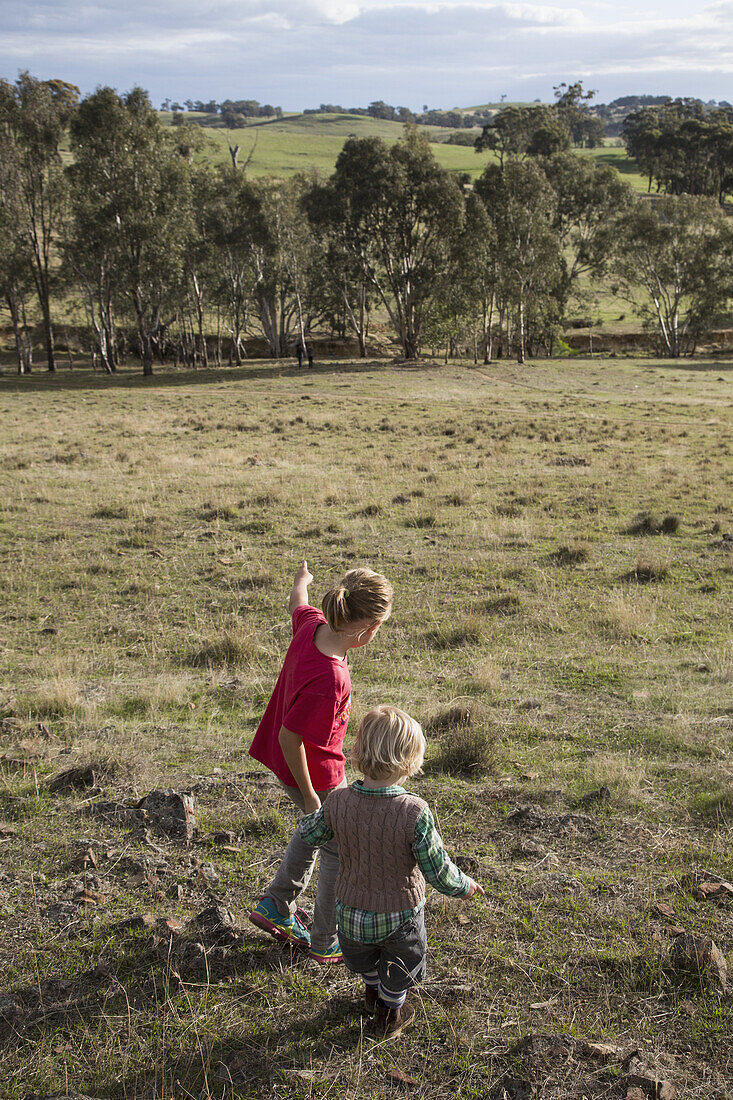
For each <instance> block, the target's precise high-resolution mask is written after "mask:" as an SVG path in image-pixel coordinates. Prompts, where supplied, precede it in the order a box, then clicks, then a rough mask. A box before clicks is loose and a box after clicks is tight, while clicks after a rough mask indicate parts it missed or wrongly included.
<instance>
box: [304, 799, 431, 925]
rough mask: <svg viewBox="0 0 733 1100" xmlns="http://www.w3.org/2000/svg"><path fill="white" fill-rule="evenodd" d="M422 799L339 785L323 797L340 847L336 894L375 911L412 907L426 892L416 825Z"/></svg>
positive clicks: (325, 809)
mask: <svg viewBox="0 0 733 1100" xmlns="http://www.w3.org/2000/svg"><path fill="white" fill-rule="evenodd" d="M426 807H427V803H426V802H423V800H422V799H421V798H416V797H415V795H412V794H399V795H387V796H380V795H369V794H360V793H359V791H358V790H354V789H353V788H351V787H344V788H343V789H342V790H337V791H332V792H331V794H330V795H329V796H328V798H327V799H326V801H325V802H324V803H323V814H324V818H325V820H326V823H327V824H328V825H329V827H330V828H331V829H332V830H333V833H334V836H335V838H336V843H337V845H338V852H339V873H338V877H337V879H336V897H337V898H338V900H339V901H341V902H343V903H344V905H349V906H352V907H353V908H355V909H368V910H370V911H372V912H375V913H396V912H399V911H401V910H403V909H414V908H416V906H418V905H419V904H420V902H421V901H422V900H423V899H424V897H425V879H424V877H423V874H422V871H421V870H420V869H419V867H418V866H417V863H416V862H415V856H414V855H413V852H412V843H413V841H414V839H415V826H416V824H417V821H418V818H419V817H420V815H421V813H422V812H423V810H425V809H426Z"/></svg>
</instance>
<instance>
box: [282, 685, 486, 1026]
mask: <svg viewBox="0 0 733 1100" xmlns="http://www.w3.org/2000/svg"><path fill="white" fill-rule="evenodd" d="M424 757H425V738H424V736H423V732H422V729H421V728H420V726H419V724H418V723H417V722H416V721H415V720H414V718H410V716H409V714H405V712H404V711H402V710H398V709H397V707H388V706H381V707H375V708H374V710H370V711H369V712H368V714H366V715H365V716H364V720H363V721H362V723H361V725H360V726H359V729H358V732H357V734H356V742H355V744H354V749H353V752H352V759H353V761H354V765H355V766H356V767H357V768H358V769H359V771H360V772H362V773H363V775H364V778H363V779H359V780H357V781H356V782H355V783H352V784H351V786H350V787H343V788H341V789H340V790H337V791H334V792H333V793H332V794H331V796H330V797H329V799H328V801H327V802H325V803H324V804H323V806H321V808H320V809H319V810H318V811H317V812H316V813H313V814H311V815H310V816H308V817H304V818H303V819H302V821H301V822H300V825H299V832H300V835H301V837H302V839H303V841H304V843H306V844H310V845H313V847H319V846H320V845H324V844H329V843H332V841H333V840H334V839H335V841H336V843H337V845H338V852H339V872H338V876H337V878H336V912H337V918H338V938H339V943H340V944H341V950H342V952H343V957H344V963H345V964H346V966H347V967H348V968H349V970H352V971H354V973H356V974H361V976H362V977H363V979H364V982H365V984H366V991H365V1001H366V1008H367V1011H369V1012H374V1011H376V1016H377V1027H378V1028H379V1030H380V1031H382V1032H383V1033H384V1034H385V1035H386V1036H392V1035H397V1034H398V1032H400V1031H402V1029H403V1028H405V1027H407V1026H408V1025H409V1024H411V1023H412V1022H413V1019H414V1017H415V1009H414V1007H413V1006H412V1005H411V1004H410V1003H409V1002H408V1001H407V990H408V989H410V988H411V987H412V986H414V985H417V984H418V983H419V982H420V981H422V979H423V978H424V976H425V954H426V950H427V943H426V938H425V917H424V913H423V906H424V905H425V880H426V879H427V881H428V882H429V883H430V884H431V885H432V886H434V887H435V888H436V890H440V892H441V893H442V894H448V895H449V896H452V897H458V898H470V897H471V896H472V895H473V894H483V893H484V891H483V889H482V888H481V887H480V886H479V885H478V883H477V882H474V881H473V879H470V878H468V876H467V875H464V874H463V872H462V871H460V870H459V869H458V868H457V867H456V865H455V864H454V863H452V862H451V860H450V859H449V858H448V855H447V853H446V851H445V849H444V848H443V842H442V841H441V839H440V836H439V835H438V833H437V831H436V829H435V824H434V822H433V815H432V814H431V812H430V809H429V807H428V805H427V803H426V802H423V800H422V799H421V798H417V797H416V796H415V795H412V794H408V793H407V792H406V791H405V790H404V788H403V787H402V783H403V782H404V781H405V780H406V779H408V778H409V777H410V776H411V775H415V774H416V773H417V772H418V771H419V770H420V768H421V767H422V762H423V759H424Z"/></svg>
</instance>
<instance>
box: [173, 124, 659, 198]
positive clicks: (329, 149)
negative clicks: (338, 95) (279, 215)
mask: <svg viewBox="0 0 733 1100" xmlns="http://www.w3.org/2000/svg"><path fill="white" fill-rule="evenodd" d="M171 117H172V116H171V114H170V113H169V112H164V111H161V112H160V118H161V121H162V122H163V123H164V124H170V121H171ZM189 117H190V120H192V121H196V120H197V119H198V120H199V122H201V123H202V125H201V131H202V135H203V145H202V148H201V150H200V151H199V154H198V155H199V156H200V157H202V158H203V159H204V160H206V161H208V162H209V163H211V164H230V163H231V161H230V157H229V148H228V147H229V145H232V146H234V145H239V146H241V149H240V153H239V163H240V164H244V163H245V161H246V160H247V157H248V156H249V154H250V152H251V153H252V158H251V160H250V163H249V167H248V170H247V171H248V174H249V175H250V176H252V177H253V178H258V177H261V176H277V177H280V178H287V177H289V176H293V175H295V174H296V173H297V172H311V171H313V170H314V169H316V170H318V171H320V172H322V173H323V174H324V175H329V174H330V173H331V172H332V171H333V168H334V165H335V164H336V158H337V157H338V155H339V153H340V152H341V148H342V146H343V144H344V142H345V141H346V139H347V138H349V137H358V138H364V137H380V138H382V139H383V140H384V141H387V142H389V143H390V144H391V143H392V142H395V141H399V139H400V138H401V137H402V134H403V131H404V127H403V125H402V123H400V122H388V121H386V120H384V119H376V118H370V117H367V116H365V115H346V114H317V115H299V114H293V115H285V116H284V117H283V118H281V119H260V120H257V121H252V122H250V123H248V125H246V126H244V127H242V128H241V129H236V130H230V129H227V128H226V127H225V126H222V125H221V124H220V123H219V122H218V121H217V122H216V124H214V125H212V124H210V123H211V122H213V120H214V118H215V116H207V115H200V114H197V113H196V112H190V113H189V112H186V113H185V115H184V118H189ZM420 131H421V132H423V133H425V134H426V135H427V137H428V140H429V141H430V147H431V149H432V151H433V154H434V156H435V158H436V160H437V161H438V163H439V164H441V165H442V166H443V168H447V169H448V170H449V171H452V172H465V173H467V174H468V175H470V176H472V177H474V178H475V177H477V176H480V175H481V173H482V172H483V170H484V168H485V167H486V164H487V163H488V161H489V160H490V159H492V157H493V154H491V153H476V152H475V150H474V149H473V148H472V147H471V146H466V145H447V144H446V138H448V137H449V136H450V135H451V134H453V133H456V132H459V133H466V131H465V130H461V131H455V130H451V129H450V128H447V127H443V126H421V127H420ZM471 132H472V133H474V132H473V131H471ZM478 133H479V130H478V129H477V130H476V131H475V134H474V136H476V135H478ZM577 152H578V156H592V157H595V158H597V159H599V160H600V161H601V162H602V163H604V164H611V165H613V167H615V168H617V169H618V170H619V172H620V173H621V175H622V176H623V178H624V179H625V180H627V181H628V182H629V183H630V184H631V186H632V187H634V188H635V190H637V191H646V189H647V181H646V179H645V178H644V177H643V176H641V175H640V174H639V172H638V171H637V169H636V165H635V164H634V162H633V161H632V160H630V159H629V157H628V156H627V155H626V149H625V148H623V147H619V146H618V145H612V144H606V145H604V146H602V147H600V148H598V149H586V150H578V151H577Z"/></svg>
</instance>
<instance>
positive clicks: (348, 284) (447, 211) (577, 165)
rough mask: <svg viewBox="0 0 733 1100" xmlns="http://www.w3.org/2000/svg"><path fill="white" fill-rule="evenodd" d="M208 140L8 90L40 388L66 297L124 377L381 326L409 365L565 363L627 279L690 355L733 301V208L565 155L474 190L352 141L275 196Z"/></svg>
mask: <svg viewBox="0 0 733 1100" xmlns="http://www.w3.org/2000/svg"><path fill="white" fill-rule="evenodd" d="M199 133H200V131H198V129H197V128H196V127H178V128H177V129H175V130H170V129H166V128H164V127H163V126H162V125H161V123H160V120H159V118H158V115H157V113H156V112H155V110H154V109H153V108H152V106H151V104H150V101H149V99H148V97H147V94H146V93H145V92H143V91H142V90H141V89H139V88H136V89H133V90H132V91H131V92H129V93H127V94H126V95H124V96H119V95H118V94H117V93H116V92H115V91H114V90H113V89H111V88H100V89H98V90H97V91H96V92H94V93H93V94H92V95H89V96H87V97H86V98H85V99H83V100H82V101H81V102H79V96H78V91H77V90H76V89H74V88H72V87H70V86H69V85H62V84H60V83H59V82H42V81H38V80H35V79H34V78H33V77H31V76H29V75H28V74H23V75H22V76H21V77H20V78H19V80H18V81H17V82H16V83H15V84H13V85H11V84H8V83H7V82H0V292H1V293H2V295H3V298H4V300H5V301H6V303H7V305H8V309H9V310H10V314H11V318H12V323H13V330H14V333H15V339H16V349H17V356H18V369H19V371H21V372H24V371H27V370H29V369H30V367H31V358H30V356H31V351H30V341H29V339H28V314H29V303H30V300H31V298H35V299H36V300H37V303H38V307H39V310H40V313H41V315H42V318H43V330H44V336H45V342H46V352H47V361H48V367H49V369H50V370H53V369H54V367H55V354H54V332H53V319H52V311H53V308H54V304H55V303H57V302H58V301H59V299H60V298H62V297H63V299H64V304H65V306H66V308H68V307H69V304H72V305H73V304H78V306H79V308H82V309H83V311H84V315H85V316H86V319H87V329H88V332H89V336H90V346H91V348H92V350H93V354H94V360H95V362H97V363H98V364H99V365H100V367H101V368H102V369H103V370H105V371H108V372H110V373H112V372H114V371H115V370H116V369H117V366H118V365H119V363H120V362H121V359H122V357H123V356H124V354H125V351H126V349H127V350H128V351H130V350H132V351H134V352H135V353H136V354H137V355H139V358H140V361H141V363H142V368H143V372H144V373H145V374H150V373H152V371H153V364H154V362H155V360H156V359H159V360H162V359H166V358H172V359H173V360H174V361H175V362H178V363H185V364H187V365H191V366H207V365H208V364H209V363H210V361H211V359H212V358H213V359H214V360H215V361H216V362H217V363H221V362H222V357H223V355H224V354H225V353H228V354H229V356H230V361H235V362H237V363H240V362H241V361H242V358H243V357H244V355H245V343H244V340H245V336H246V335H252V334H257V335H259V336H261V337H262V338H264V340H265V341H266V344H267V347H268V349H269V352H270V354H271V355H272V356H273V357H276V358H277V357H280V356H284V355H287V354H289V353H290V352H291V351H292V348H293V347H294V345H295V344H297V343H304V342H305V341H306V339H307V338H309V336H310V334H311V333H313V332H314V331H324V330H326V331H330V332H331V333H333V334H336V335H338V336H341V337H345V336H346V335H347V334H349V333H352V334H353V336H354V337H355V338H356V340H357V341H358V344H359V348H360V351H361V354H362V355H365V354H366V353H367V346H368V341H369V336H370V330H372V331H373V328H374V318H375V315H378V316H379V317H381V318H385V317H386V318H388V319H389V324H390V326H391V328H392V330H393V332H394V335H395V337H396V339H397V340H398V341H399V344H400V347H401V351H402V354H403V356H404V357H405V358H414V357H416V356H418V355H419V354H420V352H421V349H423V348H425V347H428V348H430V347H432V348H435V347H446V348H447V349H450V348H457V347H458V346H459V345H462V346H464V347H465V346H467V345H468V346H472V347H473V349H474V354H475V356H476V358H479V357H481V358H483V359H484V360H485V361H488V360H490V359H491V358H493V357H500V356H509V355H515V356H516V357H517V359H518V360H519V361H520V362H524V360H525V358H526V357H527V356H530V355H535V354H551V353H552V349H553V344H554V343H555V341H556V338H557V336H558V334H559V333H560V331H561V330H562V326H563V323H564V321H565V319H566V317H567V314H568V310H569V309H570V308H571V306H573V307H574V308H577V305H578V303H582V302H583V301H584V295H586V294H587V293H588V289H587V288H588V287H590V288H591V289H592V287H593V286H594V285H596V284H597V283H598V281H599V280H601V279H602V278H604V277H607V276H609V277H610V278H611V279H612V280H613V285H614V286H615V288H616V290H617V293H618V294H620V295H623V296H626V297H629V298H631V299H633V300H634V302H635V303H636V307H637V309H639V310H640V311H641V312H642V314H643V315H644V316H645V318H646V319H647V321H648V323H649V325H650V326H651V327H652V328H653V329H654V331H655V332H656V333H657V337H658V341H659V346H660V348H661V350H662V351H663V352H664V353H665V354H667V355H670V356H678V355H681V354H685V353H687V352H690V351H692V350H694V347H695V344H696V342H697V341H698V340H699V339H700V337H701V336H702V335H703V334H704V333H705V332H706V331H708V330H709V329H710V327H711V326H712V325H713V324H714V323H716V321H717V319H718V318H719V317H720V316H721V315H722V314H723V312H724V310H725V309H726V306H727V302H728V298H729V296H730V294H731V288H732V284H733V274H732V273H733V232H732V230H731V226H730V224H729V222H728V220H727V219H726V217H725V215H724V214H723V212H722V211H721V208H720V206H719V205H718V204H717V203H716V202H715V201H714V200H711V199H709V198H707V197H705V196H695V197H693V196H668V197H664V198H660V199H656V200H654V202H650V201H649V200H647V199H644V198H639V197H635V196H634V195H633V194H632V192H631V191H630V189H629V188H628V186H627V185H626V184H625V183H624V182H623V181H622V180H621V179H620V177H619V176H618V173H617V172H616V171H615V169H612V168H609V167H607V166H602V165H598V164H597V163H596V162H595V161H593V160H592V159H590V158H583V157H577V156H575V155H574V154H572V153H571V152H568V150H567V149H565V148H561V149H559V150H555V151H549V152H548V151H545V150H538V151H536V152H533V151H531V150H530V149H528V148H524V149H519V150H518V151H514V150H508V149H507V150H502V151H501V153H502V155H501V157H500V159H499V160H498V162H492V163H490V164H488V165H487V166H486V168H485V170H484V172H483V174H482V175H481V176H480V177H479V179H478V180H476V181H475V183H473V182H472V181H471V180H470V179H469V178H467V177H458V176H456V175H454V174H451V173H449V172H447V171H446V170H445V169H443V168H442V167H441V166H440V165H439V164H438V163H437V161H436V160H435V158H434V156H433V154H432V151H431V148H430V145H429V144H428V143H427V141H426V140H425V139H424V138H423V137H422V136H421V135H420V134H419V132H418V130H417V128H416V127H414V126H409V125H408V126H407V127H406V128H405V131H404V136H403V137H402V139H401V140H400V141H398V142H396V143H395V144H393V145H391V146H390V145H388V144H386V143H385V142H383V141H381V140H380V139H378V138H361V139H358V138H351V139H349V140H348V141H347V142H346V143H345V145H344V147H343V149H342V152H341V154H340V155H339V157H338V160H337V163H336V168H335V171H334V172H333V174H332V175H331V176H330V178H328V179H325V180H324V179H323V178H320V177H319V176H317V175H316V174H312V175H300V176H296V177H295V178H293V179H291V180H287V181H275V180H258V181H254V180H250V179H248V178H247V176H246V173H245V172H244V171H243V170H242V169H237V168H236V167H235V166H234V165H230V166H227V167H219V168H216V169H214V168H211V167H207V166H206V165H198V164H197V163H196V162H195V158H194V152H195V149H196V137H197V135H198V134H199ZM65 135H68V141H69V145H70V151H71V158H70V163H69V164H68V165H67V166H66V167H64V165H63V163H62V158H61V153H60V146H61V141H62V138H63V137H64V136H65ZM584 288H585V289H584Z"/></svg>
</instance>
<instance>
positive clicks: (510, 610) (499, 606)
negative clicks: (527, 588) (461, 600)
mask: <svg viewBox="0 0 733 1100" xmlns="http://www.w3.org/2000/svg"><path fill="white" fill-rule="evenodd" d="M521 608H522V601H521V599H520V597H519V596H518V595H517V593H516V592H505V593H504V594H503V595H501V596H494V597H493V598H492V599H490V600H487V601H486V603H485V604H484V610H485V611H488V612H489V613H490V614H491V615H518V614H519V612H520V611H521Z"/></svg>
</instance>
